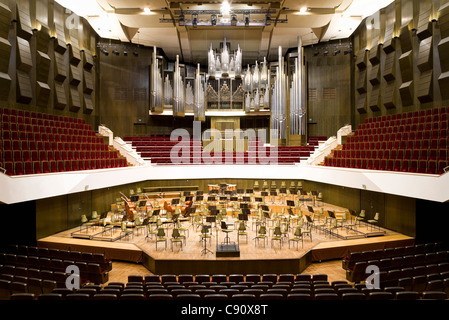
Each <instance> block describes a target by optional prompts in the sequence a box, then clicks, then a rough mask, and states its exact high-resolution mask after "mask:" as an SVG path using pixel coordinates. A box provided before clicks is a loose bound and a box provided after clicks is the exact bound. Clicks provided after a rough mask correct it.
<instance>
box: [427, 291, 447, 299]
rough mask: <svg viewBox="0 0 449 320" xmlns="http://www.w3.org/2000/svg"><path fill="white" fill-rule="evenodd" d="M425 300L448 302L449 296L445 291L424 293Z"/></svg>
mask: <svg viewBox="0 0 449 320" xmlns="http://www.w3.org/2000/svg"><path fill="white" fill-rule="evenodd" d="M422 299H423V300H446V299H447V294H446V292H444V291H425V292H423V293H422Z"/></svg>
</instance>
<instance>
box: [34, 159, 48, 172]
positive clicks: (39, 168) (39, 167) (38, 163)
mask: <svg viewBox="0 0 449 320" xmlns="http://www.w3.org/2000/svg"><path fill="white" fill-rule="evenodd" d="M45 162H47V161H45ZM42 163H43V162H41V161H34V162H33V173H35V174H39V173H42V168H43V166H42ZM47 163H48V162H47Z"/></svg>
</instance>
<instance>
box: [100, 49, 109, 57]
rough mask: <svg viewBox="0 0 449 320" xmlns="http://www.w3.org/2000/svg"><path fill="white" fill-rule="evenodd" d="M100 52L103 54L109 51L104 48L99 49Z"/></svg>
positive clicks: (107, 53)
mask: <svg viewBox="0 0 449 320" xmlns="http://www.w3.org/2000/svg"><path fill="white" fill-rule="evenodd" d="M100 51H101V53H102V54H104V55H105V56H108V55H109V52H108V51H107V50H106V49H101V50H100Z"/></svg>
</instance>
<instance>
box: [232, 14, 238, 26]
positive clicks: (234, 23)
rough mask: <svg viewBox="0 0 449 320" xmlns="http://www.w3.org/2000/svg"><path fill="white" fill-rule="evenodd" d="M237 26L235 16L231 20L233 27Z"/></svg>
mask: <svg viewBox="0 0 449 320" xmlns="http://www.w3.org/2000/svg"><path fill="white" fill-rule="evenodd" d="M236 25H237V17H236V16H235V15H234V14H233V15H232V18H231V26H236Z"/></svg>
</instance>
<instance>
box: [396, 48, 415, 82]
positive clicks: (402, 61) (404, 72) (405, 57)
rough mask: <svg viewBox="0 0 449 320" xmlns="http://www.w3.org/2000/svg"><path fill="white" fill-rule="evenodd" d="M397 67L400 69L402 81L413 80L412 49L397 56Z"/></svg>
mask: <svg viewBox="0 0 449 320" xmlns="http://www.w3.org/2000/svg"><path fill="white" fill-rule="evenodd" d="M399 68H400V69H401V77H402V82H409V81H412V80H413V51H411V50H410V51H407V52H404V53H403V54H401V56H400V57H399Z"/></svg>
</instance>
